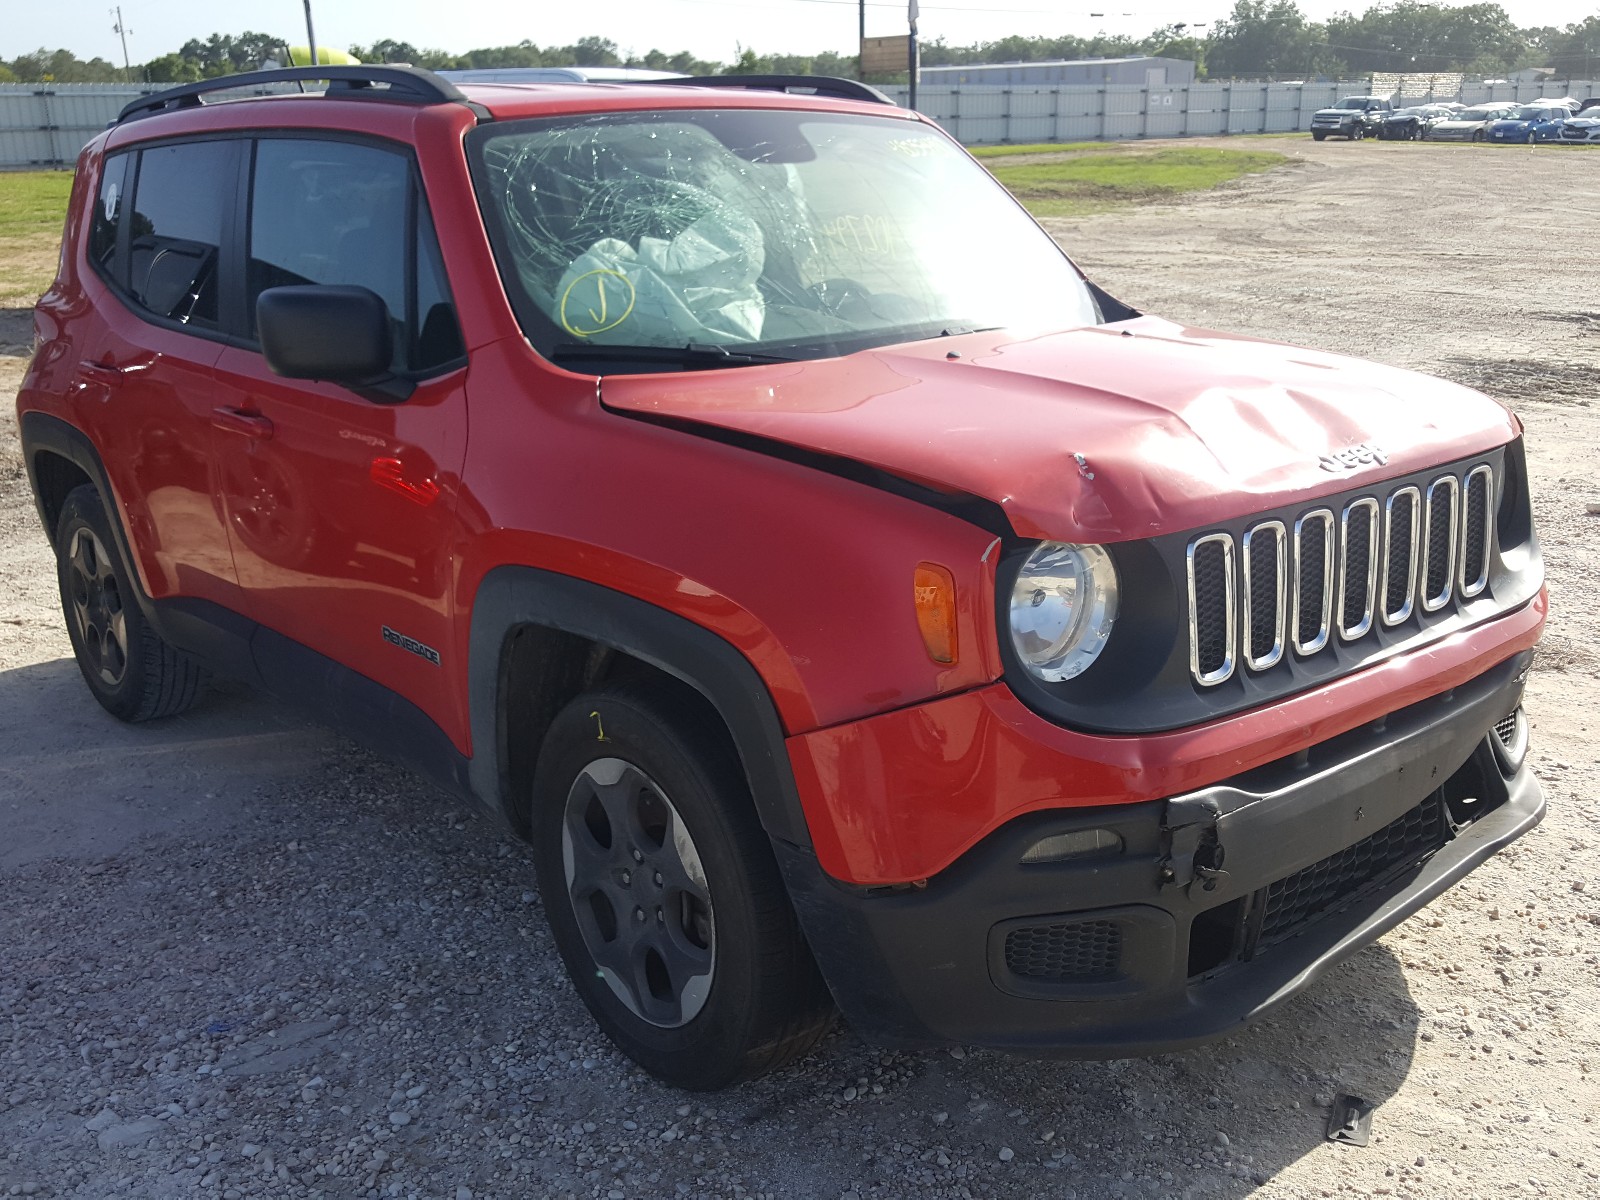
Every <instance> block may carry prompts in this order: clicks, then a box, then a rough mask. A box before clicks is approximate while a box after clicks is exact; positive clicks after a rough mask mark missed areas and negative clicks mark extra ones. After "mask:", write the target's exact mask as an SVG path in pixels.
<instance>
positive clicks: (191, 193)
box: [127, 142, 236, 329]
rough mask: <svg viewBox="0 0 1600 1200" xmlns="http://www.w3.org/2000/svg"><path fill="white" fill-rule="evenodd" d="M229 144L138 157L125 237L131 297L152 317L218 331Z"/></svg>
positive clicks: (228, 190)
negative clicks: (220, 268)
mask: <svg viewBox="0 0 1600 1200" xmlns="http://www.w3.org/2000/svg"><path fill="white" fill-rule="evenodd" d="M235 150H236V146H235V143H232V142H189V143H185V144H180V145H175V146H157V147H155V148H154V149H150V150H145V151H142V152H141V153H140V155H139V171H138V179H137V182H136V183H135V185H134V196H133V213H132V217H131V227H130V230H129V239H128V279H127V289H128V294H129V295H130V296H131V297H132V298H133V301H134V303H136V304H138V305H139V306H140V307H141V308H143V309H145V310H147V311H148V312H150V313H152V314H154V315H155V316H157V317H165V318H167V319H169V320H175V321H179V322H182V323H183V324H185V325H190V326H193V327H194V328H196V329H216V328H217V325H218V321H217V267H218V262H219V258H220V255H221V247H222V231H223V218H224V215H225V213H226V210H227V205H228V200H229V197H230V196H231V195H232V193H233V179H234V161H235V160H234V154H235Z"/></svg>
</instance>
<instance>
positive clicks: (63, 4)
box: [0, 0, 1597, 63]
mask: <svg viewBox="0 0 1600 1200" xmlns="http://www.w3.org/2000/svg"><path fill="white" fill-rule="evenodd" d="M1501 3H1502V5H1503V7H1504V8H1505V9H1506V11H1507V12H1509V13H1510V14H1511V17H1512V19H1513V20H1514V21H1516V22H1517V23H1518V24H1519V25H1565V24H1568V23H1570V22H1574V21H1580V20H1582V19H1583V18H1584V17H1586V16H1589V15H1591V14H1593V13H1595V12H1596V11H1597V0H1501ZM1300 7H1301V9H1302V10H1303V11H1304V12H1305V13H1306V14H1307V15H1308V16H1309V17H1311V18H1312V19H1314V20H1321V19H1324V18H1326V17H1328V16H1330V15H1332V14H1333V13H1335V12H1339V11H1344V10H1347V9H1348V10H1353V11H1357V12H1360V11H1364V10H1365V9H1366V8H1368V7H1370V3H1369V0H1301V3H1300ZM111 8H112V5H110V4H108V3H107V0H46V2H39V0H3V4H0V58H14V57H15V56H16V55H18V54H22V53H26V52H28V51H31V50H36V49H38V48H39V47H41V46H44V47H47V48H49V49H52V50H54V49H57V48H59V47H65V48H66V49H68V50H71V51H72V52H73V53H75V54H77V55H78V56H79V57H80V58H85V59H87V58H94V57H96V56H98V57H100V58H105V59H109V60H110V61H112V62H118V63H120V62H121V57H122V50H121V46H120V45H119V43H118V39H117V35H116V34H115V33H114V32H113V31H112V26H113V24H114V23H115V17H114V16H113V15H112V13H111ZM1232 8H1233V0H1190V2H1185V0H1149V2H1148V3H1145V2H1144V0H1068V2H1066V3H1060V2H1054V0H923V3H922V4H921V20H920V22H919V30H920V32H921V34H922V36H923V37H924V38H930V39H931V38H936V37H943V38H944V39H945V40H946V41H947V42H949V43H951V44H953V45H966V44H970V43H972V42H977V41H988V40H993V39H995V38H1000V37H1005V36H1007V35H1009V34H1019V35H1023V36H1031V35H1049V36H1057V37H1059V36H1061V35H1063V34H1068V33H1073V34H1078V35H1088V34H1092V33H1095V32H1097V31H1100V30H1104V31H1105V32H1108V33H1126V34H1133V35H1142V34H1145V33H1148V32H1149V31H1150V30H1151V29H1154V28H1156V27H1157V26H1160V25H1165V24H1168V23H1171V22H1176V21H1184V22H1188V23H1190V24H1194V25H1198V24H1200V23H1202V22H1210V21H1215V20H1218V19H1220V18H1222V17H1225V16H1226V15H1227V14H1228V12H1230V11H1231V10H1232ZM1096 14H1098V15H1096ZM312 16H313V18H314V20H315V24H316V30H317V41H318V42H319V44H323V45H333V46H337V47H339V48H340V49H344V48H345V47H347V46H349V45H351V44H352V43H361V44H366V43H370V42H373V41H375V40H377V39H379V38H393V39H395V40H396V41H406V42H411V43H412V44H413V45H416V46H419V47H424V48H437V49H441V50H448V51H451V52H453V53H461V52H462V51H465V50H470V49H473V48H474V47H478V46H498V45H505V44H507V43H512V42H519V41H522V40H523V39H527V40H529V41H532V42H534V43H535V44H536V45H540V46H551V45H554V46H560V45H566V44H569V43H571V42H573V41H575V40H577V39H578V38H580V37H586V36H598V37H605V38H610V39H611V40H612V41H614V42H616V43H617V44H618V46H620V47H621V48H622V49H623V50H624V51H625V52H626V51H633V52H637V53H641V54H642V53H643V52H645V51H646V50H650V49H659V50H665V51H667V52H668V53H673V52H676V51H679V50H688V51H690V52H691V53H693V54H694V55H695V56H696V57H698V58H704V59H711V60H716V61H721V62H729V61H732V60H733V59H734V58H735V57H736V56H737V55H738V52H739V48H740V46H741V45H742V46H745V47H749V48H751V49H753V50H755V51H757V52H758V53H766V54H783V53H788V54H816V53H820V52H822V51H824V50H835V51H838V52H839V53H842V54H852V53H854V52H855V39H856V35H857V21H858V9H857V0H600V2H598V3H593V4H573V3H566V4H549V3H539V0H521V2H520V3H508V2H507V0H453V2H452V0H443V2H441V0H312ZM122 17H123V22H124V24H125V26H126V27H127V28H128V29H129V30H130V31H131V32H130V36H129V39H128V53H129V56H130V57H131V58H132V60H133V61H134V62H142V61H144V60H145V59H149V58H155V57H157V56H158V55H162V54H166V53H169V52H171V51H174V50H176V49H177V48H178V47H179V46H180V45H182V44H183V43H184V42H185V41H187V40H188V39H190V38H191V37H204V36H206V35H207V34H211V33H242V32H244V31H245V30H253V31H255V32H259V33H270V34H278V35H281V36H283V37H285V38H287V39H288V40H290V41H291V42H292V43H294V44H304V42H305V40H306V39H305V8H304V3H303V0H220V2H219V0H127V2H126V3H124V4H123V5H122ZM905 30H906V5H905V4H903V3H898V2H893V0H869V3H868V5H867V35H868V36H869V37H875V36H881V35H887V34H897V33H904V32H905Z"/></svg>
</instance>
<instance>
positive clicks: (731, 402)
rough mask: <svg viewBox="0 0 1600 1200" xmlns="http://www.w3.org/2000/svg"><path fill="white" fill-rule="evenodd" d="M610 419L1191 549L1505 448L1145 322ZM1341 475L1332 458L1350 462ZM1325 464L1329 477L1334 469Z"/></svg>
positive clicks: (851, 371)
mask: <svg viewBox="0 0 1600 1200" xmlns="http://www.w3.org/2000/svg"><path fill="white" fill-rule="evenodd" d="M601 399H602V402H603V403H604V404H605V406H606V407H608V408H611V409H614V410H618V411H624V412H631V413H638V414H649V415H652V416H655V417H658V418H663V419H668V420H671V421H673V422H674V423H677V424H683V423H688V424H689V425H691V426H693V425H704V426H714V427H717V428H720V429H726V430H733V431H736V432H738V433H741V434H746V435H752V436H754V437H757V438H762V439H768V440H771V441H774V442H782V443H785V444H787V445H791V446H797V447H802V448H805V449H809V450H814V451H819V452H821V453H823V454H827V455H833V456H837V457H841V458H848V459H853V460H856V461H858V462H862V463H867V464H870V465H872V466H874V467H877V468H880V469H882V470H884V471H888V472H892V473H894V474H897V475H900V476H903V477H905V478H907V479H910V480H913V481H915V482H918V483H922V484H925V485H929V486H932V487H935V488H938V489H942V490H946V491H951V492H956V493H964V494H967V495H971V496H976V497H980V498H982V499H985V500H990V501H993V502H994V503H995V504H998V505H999V506H1000V507H1001V508H1002V509H1003V510H1004V511H1005V513H1006V515H1007V517H1008V518H1009V520H1010V522H1011V525H1012V528H1013V529H1015V530H1016V532H1017V533H1018V534H1019V535H1021V536H1023V537H1036V538H1058V539H1062V540H1070V541H1097V542H1115V541H1124V540H1128V539H1131V538H1141V537H1150V536H1154V535H1156V534H1161V533H1171V532H1176V531H1180V530H1186V529H1193V528H1196V527H1198V526H1202V525H1205V524H1208V523H1212V522H1217V521H1223V520H1228V519H1231V518H1233V517H1239V516H1244V515H1247V514H1249V513H1252V512H1257V511H1260V510H1261V509H1264V508H1269V507H1273V506H1276V505H1279V504H1291V503H1295V502H1298V501H1302V500H1309V499H1312V498H1315V497H1318V496H1324V495H1328V494H1331V493H1334V492H1339V491H1343V490H1345V489H1347V488H1350V487H1352V486H1354V485H1355V483H1356V481H1358V480H1360V479H1364V478H1381V477H1383V476H1387V475H1400V474H1404V473H1406V472H1409V471H1415V470H1422V469H1424V468H1426V467H1428V466H1430V465H1432V464H1435V463H1443V462H1447V461H1450V460H1452V459H1456V458H1461V457H1464V456H1466V455H1469V454H1473V453H1477V452H1479V451H1482V450H1486V449H1489V448H1491V447H1494V446H1498V445H1501V444H1503V443H1505V442H1507V441H1510V440H1511V439H1512V438H1513V437H1515V436H1516V433H1517V430H1516V427H1515V425H1514V424H1513V420H1512V418H1511V417H1510V415H1509V414H1508V413H1506V412H1505V410H1504V409H1502V408H1501V407H1500V406H1499V405H1498V404H1496V403H1494V402H1493V401H1492V400H1490V399H1488V398H1487V397H1485V396H1483V395H1480V394H1479V393H1477V392H1474V391H1471V390H1470V389H1468V388H1463V387H1459V386H1457V385H1455V384H1451V383H1446V382H1444V381H1443V380H1439V379H1433V378H1430V377H1428V376H1425V375H1418V374H1414V373H1412V372H1410V371H1402V370H1398V369H1396V368H1393V367H1384V366H1379V365H1377V364H1376V363H1369V362H1364V361H1362V360H1359V359H1352V358H1343V357H1340V356H1338V355H1333V354H1322V353H1318V352H1316V351H1311V350H1301V349H1296V348H1294V347H1291V346H1284V345H1279V344H1277V343H1272V342H1262V341H1256V340H1254V339H1251V338H1241V337H1234V336H1231V335H1228V334H1221V333H1213V332H1210V331H1207V330H1199V329H1186V328H1183V327H1181V326H1178V325H1174V324H1172V323H1170V322H1167V321H1162V320H1159V319H1156V318H1153V317H1141V318H1139V319H1137V320H1133V321H1124V322H1120V323H1118V324H1115V325H1102V326H1095V327H1091V328H1085V329H1077V330H1072V331H1068V332H1064V333H1056V334H1050V335H1047V336H1043V337H1037V338H1030V339H1026V340H1018V339H1016V338H1015V337H1014V336H1013V335H1009V334H1005V333H1000V332H993V333H982V334H968V335H964V336H961V337H950V338H940V339H936V340H934V341H928V342H918V343H914V344H911V345H903V346H895V347H887V348H884V349H881V350H872V351H864V352H861V353H858V354H853V355H850V356H848V357H845V358H834V359H824V360H817V361H808V362H797V363H783V364H774V365H771V366H759V367H744V368H739V369H729V370H721V371H716V372H709V371H698V372H692V373H686V374H683V375H673V376H662V375H649V376H642V375H612V376H607V377H606V378H605V379H604V380H603V382H602V385H601ZM1363 445H1365V446H1369V447H1374V448H1375V449H1376V450H1377V451H1378V452H1379V454H1380V455H1381V457H1382V458H1383V459H1385V460H1386V461H1384V462H1378V461H1374V459H1373V457H1372V456H1371V455H1370V454H1369V453H1368V452H1366V451H1364V450H1362V451H1358V452H1357V453H1355V454H1347V455H1346V456H1345V458H1346V460H1348V461H1350V462H1353V463H1355V465H1354V466H1347V465H1345V464H1344V463H1343V462H1340V461H1337V460H1335V459H1334V458H1333V456H1337V455H1339V453H1340V452H1341V451H1349V450H1350V449H1351V448H1352V447H1359V446H1363ZM1325 458H1326V459H1327V461H1325Z"/></svg>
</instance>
